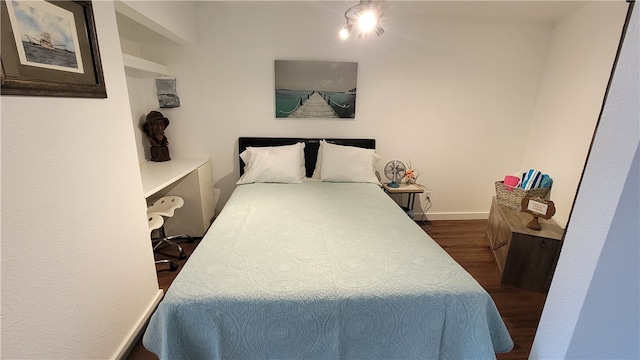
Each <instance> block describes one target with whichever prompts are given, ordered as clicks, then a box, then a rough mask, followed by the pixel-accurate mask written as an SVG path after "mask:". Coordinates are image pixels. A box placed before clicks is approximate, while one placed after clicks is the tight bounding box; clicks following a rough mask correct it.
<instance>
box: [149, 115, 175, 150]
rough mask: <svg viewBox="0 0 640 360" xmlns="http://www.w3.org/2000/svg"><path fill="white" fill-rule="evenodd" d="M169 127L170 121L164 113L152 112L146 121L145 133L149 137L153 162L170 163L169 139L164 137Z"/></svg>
mask: <svg viewBox="0 0 640 360" xmlns="http://www.w3.org/2000/svg"><path fill="white" fill-rule="evenodd" d="M167 126H169V119H167V118H166V117H164V115H162V113H160V112H158V111H151V112H150V113H149V114H147V118H146V121H145V123H144V133H145V134H146V135H147V139H148V140H149V144H151V148H150V152H151V159H150V160H151V161H168V160H171V158H170V157H169V147H168V146H167V145H169V142H168V141H167V137H166V136H164V130H165V129H166V128H167Z"/></svg>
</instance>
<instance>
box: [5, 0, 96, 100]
mask: <svg viewBox="0 0 640 360" xmlns="http://www.w3.org/2000/svg"><path fill="white" fill-rule="evenodd" d="M0 6H1V7H2V8H1V16H2V18H1V20H2V22H1V26H2V43H1V44H2V51H1V57H2V95H27V96H60V97H92V98H106V97H107V93H106V88H105V83H104V75H103V73H102V63H101V60H100V51H99V48H98V40H97V37H96V29H95V22H94V17H93V8H92V4H91V1H24V0H6V1H2V3H1V5H0Z"/></svg>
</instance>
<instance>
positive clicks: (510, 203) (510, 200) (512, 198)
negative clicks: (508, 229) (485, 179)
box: [496, 181, 550, 211]
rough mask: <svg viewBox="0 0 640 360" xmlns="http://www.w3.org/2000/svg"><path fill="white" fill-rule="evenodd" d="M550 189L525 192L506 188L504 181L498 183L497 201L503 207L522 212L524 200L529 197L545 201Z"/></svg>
mask: <svg viewBox="0 0 640 360" xmlns="http://www.w3.org/2000/svg"><path fill="white" fill-rule="evenodd" d="M549 189H550V188H537V189H531V190H524V189H520V188H512V187H508V186H504V181H496V201H497V202H498V204H500V205H502V206H506V207H508V208H509V209H513V210H518V211H520V210H521V207H522V199H523V198H524V197H525V196H527V195H529V196H531V197H541V198H543V199H544V197H545V196H547V193H548V192H549Z"/></svg>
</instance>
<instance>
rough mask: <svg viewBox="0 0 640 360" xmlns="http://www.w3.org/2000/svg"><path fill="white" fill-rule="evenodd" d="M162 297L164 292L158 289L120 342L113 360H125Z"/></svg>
mask: <svg viewBox="0 0 640 360" xmlns="http://www.w3.org/2000/svg"><path fill="white" fill-rule="evenodd" d="M163 296H164V292H163V291H162V289H158V292H157V293H156V296H155V297H154V298H153V300H152V301H151V304H149V306H148V307H147V309H146V311H145V312H144V314H142V316H141V317H140V319H139V320H138V324H137V325H136V326H135V327H134V328H133V329H132V330H131V332H130V333H129V334H128V335H127V337H126V338H125V340H124V341H123V342H122V344H121V345H120V347H119V349H118V351H116V355H115V356H114V357H113V359H118V360H122V359H126V358H127V356H128V355H129V353H130V352H131V350H132V349H133V346H134V345H135V344H136V343H137V342H138V339H139V338H140V335H141V334H142V330H144V328H145V326H147V322H148V321H149V318H151V314H153V312H154V311H155V310H156V308H157V307H158V304H159V303H160V300H162V297H163Z"/></svg>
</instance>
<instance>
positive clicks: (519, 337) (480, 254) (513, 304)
mask: <svg viewBox="0 0 640 360" xmlns="http://www.w3.org/2000/svg"><path fill="white" fill-rule="evenodd" d="M486 224H487V221H486V220H439V221H430V222H427V223H426V224H422V225H421V226H422V228H423V229H425V231H427V233H428V234H429V235H430V236H431V237H432V238H433V239H434V240H435V241H436V242H437V243H438V244H439V245H440V246H442V248H443V249H445V250H446V251H447V252H448V253H449V254H450V255H451V257H453V258H454V259H455V260H456V261H457V262H458V263H459V264H460V265H462V266H463V267H464V268H465V269H466V270H467V271H468V272H469V273H470V274H471V275H472V276H473V277H474V278H475V279H476V280H477V281H478V282H479V283H480V285H482V286H483V287H484V288H485V289H486V290H487V292H488V293H489V294H490V295H491V297H492V298H493V300H494V302H495V303H496V306H497V307H498V310H499V311H500V314H501V315H502V318H503V319H504V322H505V324H506V325H507V328H508V329H509V333H510V334H511V337H512V339H513V342H514V344H515V345H514V347H513V350H511V351H510V352H508V353H505V354H497V358H498V360H516V359H527V358H528V357H529V352H530V350H531V344H532V343H533V337H534V335H535V332H536V329H537V327H538V322H539V319H540V315H541V314H542V307H543V306H544V302H545V299H546V296H545V295H544V294H539V293H535V292H531V291H527V290H522V289H518V288H514V287H511V286H507V285H503V284H501V283H500V271H499V270H498V267H497V265H496V264H495V262H494V260H493V257H492V255H491V251H490V250H489V244H488V242H487V240H486V239H485V238H484V233H485V228H486ZM182 245H183V246H184V248H185V251H186V252H187V254H190V253H191V252H192V251H193V249H194V248H195V247H196V246H197V245H198V240H196V242H194V243H193V244H189V243H183V244H182ZM177 262H178V263H179V264H180V267H179V268H178V271H176V272H171V271H159V272H158V283H159V286H160V288H162V289H163V290H165V291H166V290H167V289H168V288H169V286H170V285H171V282H172V281H173V279H174V278H175V276H176V274H177V273H178V272H179V271H180V269H181V268H182V265H183V264H184V262H185V260H177ZM164 268H166V266H160V265H158V269H164ZM128 359H130V360H151V359H153V360H156V359H157V357H156V356H155V355H154V354H152V353H151V352H149V351H147V350H146V349H145V348H144V347H143V346H142V342H141V341H139V342H138V343H137V344H136V345H135V347H134V348H133V349H132V351H131V353H130V355H129V357H128Z"/></svg>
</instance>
